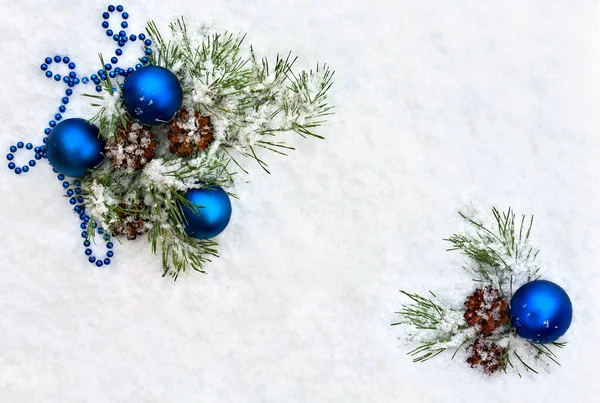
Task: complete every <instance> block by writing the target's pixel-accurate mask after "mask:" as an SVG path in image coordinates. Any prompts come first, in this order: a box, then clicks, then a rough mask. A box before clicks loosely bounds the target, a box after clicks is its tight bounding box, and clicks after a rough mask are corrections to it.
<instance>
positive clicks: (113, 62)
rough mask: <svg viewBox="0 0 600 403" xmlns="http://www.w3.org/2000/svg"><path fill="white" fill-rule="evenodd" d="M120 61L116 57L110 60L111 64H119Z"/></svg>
mask: <svg viewBox="0 0 600 403" xmlns="http://www.w3.org/2000/svg"><path fill="white" fill-rule="evenodd" d="M118 61H119V59H117V58H116V57H114V56H113V57H111V58H110V62H111V63H112V64H117V62H118Z"/></svg>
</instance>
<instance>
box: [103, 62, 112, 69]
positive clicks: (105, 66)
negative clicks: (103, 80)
mask: <svg viewBox="0 0 600 403" xmlns="http://www.w3.org/2000/svg"><path fill="white" fill-rule="evenodd" d="M104 68H105V69H106V70H111V69H112V65H111V64H110V63H106V64H105V65H104Z"/></svg>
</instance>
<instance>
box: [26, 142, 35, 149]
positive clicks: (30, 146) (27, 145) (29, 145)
mask: <svg viewBox="0 0 600 403" xmlns="http://www.w3.org/2000/svg"><path fill="white" fill-rule="evenodd" d="M25 148H26V149H28V150H31V149H32V148H33V144H31V143H27V144H25Z"/></svg>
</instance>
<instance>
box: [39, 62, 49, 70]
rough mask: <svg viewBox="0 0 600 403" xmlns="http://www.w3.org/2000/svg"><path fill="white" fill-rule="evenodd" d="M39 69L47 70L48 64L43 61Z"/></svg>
mask: <svg viewBox="0 0 600 403" xmlns="http://www.w3.org/2000/svg"><path fill="white" fill-rule="evenodd" d="M40 69H42V70H43V71H46V70H48V65H47V64H46V63H44V64H42V65H41V66H40Z"/></svg>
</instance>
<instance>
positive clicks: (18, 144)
mask: <svg viewBox="0 0 600 403" xmlns="http://www.w3.org/2000/svg"><path fill="white" fill-rule="evenodd" d="M23 147H25V143H23V142H22V141H19V142H18V143H17V148H23Z"/></svg>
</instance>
